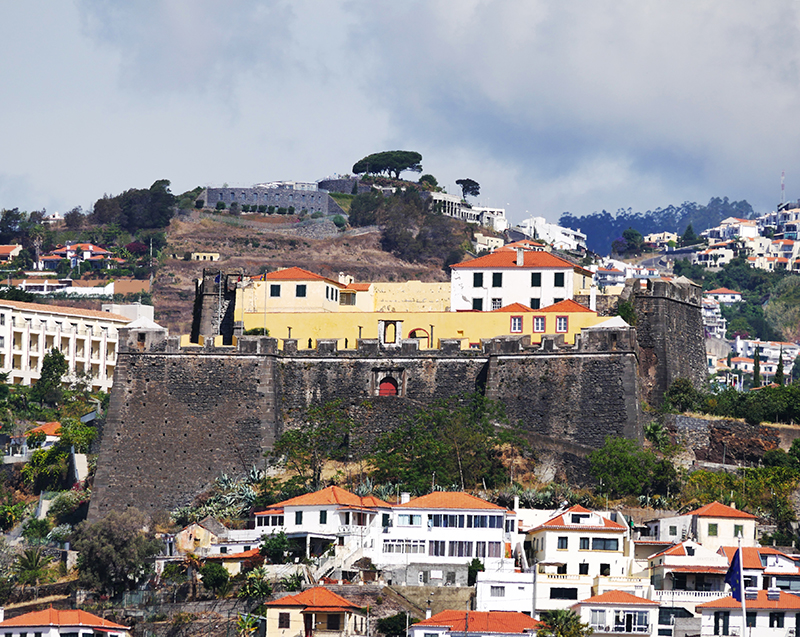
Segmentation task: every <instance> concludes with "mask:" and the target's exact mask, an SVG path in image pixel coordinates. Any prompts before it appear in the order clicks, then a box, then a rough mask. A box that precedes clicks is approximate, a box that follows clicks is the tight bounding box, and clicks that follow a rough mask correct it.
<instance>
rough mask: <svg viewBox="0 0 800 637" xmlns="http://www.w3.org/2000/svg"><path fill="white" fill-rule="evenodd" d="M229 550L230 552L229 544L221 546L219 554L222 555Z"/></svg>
mask: <svg viewBox="0 0 800 637" xmlns="http://www.w3.org/2000/svg"><path fill="white" fill-rule="evenodd" d="M227 552H228V547H227V546H220V547H219V554H220V555H225V554H226V553H227Z"/></svg>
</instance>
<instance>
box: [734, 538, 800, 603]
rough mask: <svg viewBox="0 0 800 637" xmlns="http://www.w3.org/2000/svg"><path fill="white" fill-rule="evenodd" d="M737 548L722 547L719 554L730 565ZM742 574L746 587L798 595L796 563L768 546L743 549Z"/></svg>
mask: <svg viewBox="0 0 800 637" xmlns="http://www.w3.org/2000/svg"><path fill="white" fill-rule="evenodd" d="M737 548H738V547H736V546H723V547H721V548H720V549H719V554H720V555H723V556H724V557H725V558H726V559H727V560H728V563H730V562H731V561H732V560H733V556H734V554H735V553H736V550H737ZM742 574H743V577H744V585H745V586H746V587H752V588H758V589H762V590H766V589H768V588H777V589H779V590H782V591H786V592H787V593H793V594H798V593H800V568H798V565H797V562H796V561H795V560H794V559H792V558H791V557H789V556H788V555H786V554H785V553H781V552H780V551H779V550H777V549H775V548H772V547H770V546H754V547H743V548H742Z"/></svg>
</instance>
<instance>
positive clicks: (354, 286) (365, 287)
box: [345, 283, 372, 292]
mask: <svg viewBox="0 0 800 637" xmlns="http://www.w3.org/2000/svg"><path fill="white" fill-rule="evenodd" d="M370 285H372V283H348V284H347V287H345V290H354V291H355V292H369V286H370Z"/></svg>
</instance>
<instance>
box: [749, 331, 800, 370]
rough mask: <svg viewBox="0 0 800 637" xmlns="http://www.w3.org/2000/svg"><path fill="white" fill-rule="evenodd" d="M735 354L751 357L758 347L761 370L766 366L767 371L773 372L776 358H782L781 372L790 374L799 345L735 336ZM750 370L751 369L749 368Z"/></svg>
mask: <svg viewBox="0 0 800 637" xmlns="http://www.w3.org/2000/svg"><path fill="white" fill-rule="evenodd" d="M733 349H734V351H735V352H736V355H737V356H739V357H743V358H750V359H752V358H753V356H755V353H756V349H758V358H759V364H760V366H761V368H762V370H763V369H764V368H765V366H767V367H768V368H769V369H768V370H767V371H768V373H769V372H772V373H773V374H774V372H775V371H776V370H777V367H778V359H779V358H781V357H782V358H783V374H784V376H786V377H788V376H791V373H792V369H793V367H794V361H795V359H796V358H797V356H798V355H800V345H798V344H797V343H792V342H790V341H761V340H759V339H748V338H741V337H740V336H737V337H736V341H735V343H734V345H733ZM751 371H752V370H751Z"/></svg>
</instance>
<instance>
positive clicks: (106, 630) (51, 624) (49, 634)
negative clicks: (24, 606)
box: [0, 608, 130, 637]
mask: <svg viewBox="0 0 800 637" xmlns="http://www.w3.org/2000/svg"><path fill="white" fill-rule="evenodd" d="M129 630H130V629H129V628H128V627H127V626H123V625H121V624H115V623H114V622H110V621H108V620H107V619H103V618H102V617H98V616H97V615H92V614H91V613H87V612H86V611H83V610H56V609H55V608H47V609H45V610H39V611H34V612H32V613H25V614H24V615H18V616H17V617H12V618H11V619H6V620H5V621H3V622H0V632H2V633H3V634H4V635H5V636H6V637H26V636H27V635H36V636H37V637H39V636H41V637H94V636H95V635H108V637H128V635H129V634H130V633H129V632H128V631H129Z"/></svg>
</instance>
